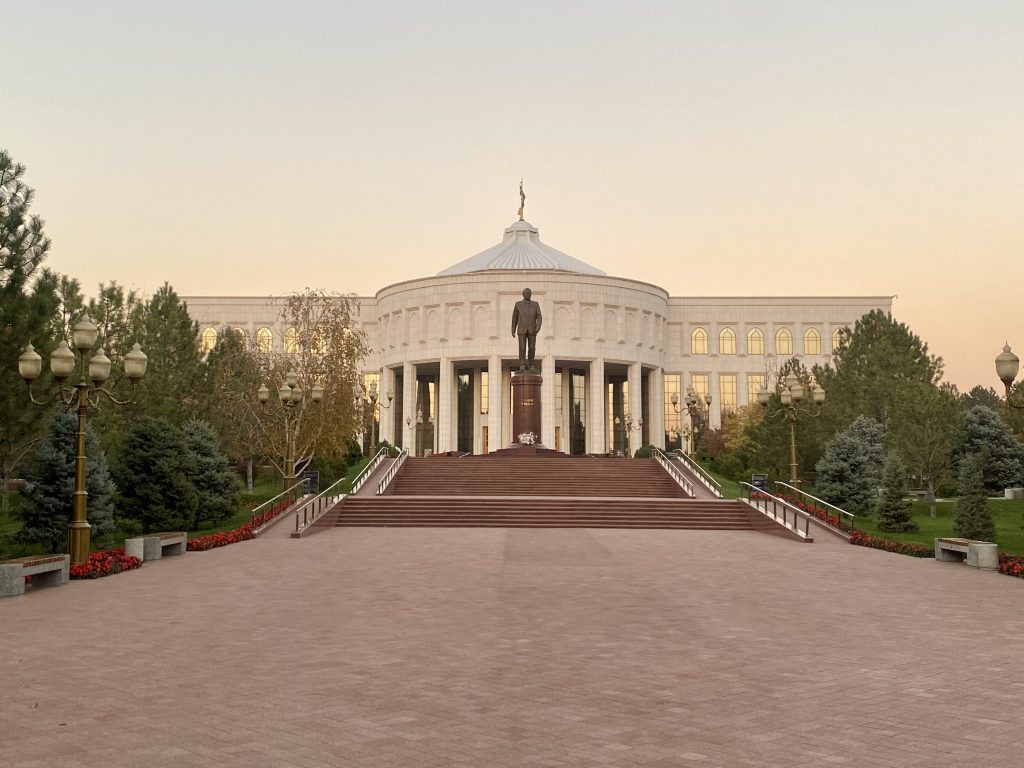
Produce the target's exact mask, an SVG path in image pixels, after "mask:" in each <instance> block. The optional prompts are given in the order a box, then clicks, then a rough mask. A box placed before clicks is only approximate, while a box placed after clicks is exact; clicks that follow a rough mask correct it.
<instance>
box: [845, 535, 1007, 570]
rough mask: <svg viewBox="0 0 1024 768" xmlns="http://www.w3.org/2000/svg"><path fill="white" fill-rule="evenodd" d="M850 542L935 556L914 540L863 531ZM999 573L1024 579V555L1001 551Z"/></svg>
mask: <svg viewBox="0 0 1024 768" xmlns="http://www.w3.org/2000/svg"><path fill="white" fill-rule="evenodd" d="M850 543H851V544H855V545H857V546H861V547H870V548H871V549H882V550H885V551H886V552H895V553H897V554H900V555H909V556H910V557H935V550H934V548H931V547H928V546H926V545H924V544H915V543H913V542H904V541H893V540H892V539H883V538H882V537H880V536H871V535H869V534H867V533H864V532H863V531H853V533H852V534H851V535H850ZM998 570H999V573H1002V574H1004V575H1006V576H1013V577H1014V578H1017V579H1024V555H1011V554H1010V553H1009V552H1000V553H999V569H998Z"/></svg>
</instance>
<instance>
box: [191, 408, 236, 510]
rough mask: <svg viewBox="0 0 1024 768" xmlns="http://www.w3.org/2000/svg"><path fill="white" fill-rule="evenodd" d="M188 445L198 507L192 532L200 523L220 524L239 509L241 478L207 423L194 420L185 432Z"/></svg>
mask: <svg viewBox="0 0 1024 768" xmlns="http://www.w3.org/2000/svg"><path fill="white" fill-rule="evenodd" d="M182 433H183V434H184V437H185V444H186V445H187V446H188V449H189V451H191V453H192V458H193V468H192V473H191V477H190V479H191V481H192V485H193V487H194V488H195V490H196V496H197V503H196V511H195V516H194V517H193V519H192V523H191V525H190V526H189V528H190V530H196V529H198V528H199V524H200V523H201V522H205V521H209V522H213V523H219V522H222V521H224V520H227V519H228V518H229V517H231V516H232V515H233V514H234V513H235V510H236V509H237V508H238V475H236V474H235V472H234V470H233V469H232V468H231V465H230V464H229V463H228V459H227V457H226V456H225V455H224V454H223V453H222V452H221V450H220V446H219V445H218V444H217V435H216V433H215V432H214V431H213V429H212V428H211V427H210V425H209V424H207V423H206V422H204V421H196V420H192V421H189V422H187V423H186V424H185V426H184V427H183V428H182Z"/></svg>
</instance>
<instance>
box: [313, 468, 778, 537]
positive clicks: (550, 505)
mask: <svg viewBox="0 0 1024 768" xmlns="http://www.w3.org/2000/svg"><path fill="white" fill-rule="evenodd" d="M316 526H317V527H318V528H320V529H321V530H322V529H323V528H326V527H335V526H403V527H406V526H413V527H415V526H419V527H495V528H499V527H500V528H675V529H691V530H765V531H769V532H781V531H776V530H775V529H777V528H779V526H777V525H775V524H774V523H772V522H771V521H770V520H768V519H767V518H765V517H764V515H761V514H760V513H758V512H756V511H755V510H752V509H751V508H750V507H749V506H748V505H746V504H744V503H743V502H740V501H735V500H722V499H694V498H691V497H689V496H688V495H687V494H686V492H685V491H684V490H683V489H682V488H681V487H680V485H679V484H678V483H676V481H675V480H674V479H673V478H672V476H671V475H669V474H668V473H667V472H666V471H665V470H664V469H663V468H662V467H661V465H660V464H658V462H657V461H655V460H654V459H621V458H595V457H569V456H559V457H550V456H548V457H535V458H520V457H510V456H493V455H492V456H466V457H462V458H454V457H428V458H421V459H417V458H410V459H407V460H406V462H405V464H404V465H403V466H402V468H401V470H400V471H399V473H398V475H397V476H396V477H395V479H394V480H393V481H392V482H391V484H390V486H389V487H388V488H387V489H386V491H385V493H384V494H382V495H375V494H374V495H364V494H359V495H356V496H348V497H346V498H345V499H344V500H343V501H342V502H340V503H339V504H337V505H336V506H335V507H334V508H332V509H331V510H329V511H328V512H326V513H325V514H324V516H323V517H322V518H321V519H320V520H319V521H318V522H317V524H316Z"/></svg>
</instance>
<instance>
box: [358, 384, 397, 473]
mask: <svg viewBox="0 0 1024 768" xmlns="http://www.w3.org/2000/svg"><path fill="white" fill-rule="evenodd" d="M363 396H364V392H363V388H362V387H359V388H358V389H357V390H356V405H357V406H358V407H359V408H360V409H362V407H363ZM387 398H388V402H387V404H386V405H385V404H384V402H383V401H381V400H379V399H378V395H377V382H376V381H371V382H370V391H369V393H366V401H367V402H368V403H369V416H370V456H373V454H374V453H376V451H377V419H378V418H380V411H381V408H384V409H388V408H390V407H391V404H392V403H391V401H392V400H394V399H395V393H394V392H392V391H391V390H388V394H387ZM365 417H366V414H364V415H363V418H364V419H365Z"/></svg>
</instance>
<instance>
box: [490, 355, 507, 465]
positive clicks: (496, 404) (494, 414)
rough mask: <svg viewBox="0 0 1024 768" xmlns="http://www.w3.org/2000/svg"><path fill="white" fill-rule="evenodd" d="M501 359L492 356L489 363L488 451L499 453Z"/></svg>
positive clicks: (500, 445) (501, 385) (501, 383)
mask: <svg viewBox="0 0 1024 768" xmlns="http://www.w3.org/2000/svg"><path fill="white" fill-rule="evenodd" d="M503 386H504V384H503V382H502V380H501V358H500V357H498V356H497V355H491V357H490V359H489V360H488V361H487V450H488V451H491V452H493V451H497V450H500V449H501V448H504V446H503V445H502V444H501V421H502V418H501V416H502V414H501V402H502V396H501V393H502V387H503Z"/></svg>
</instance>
